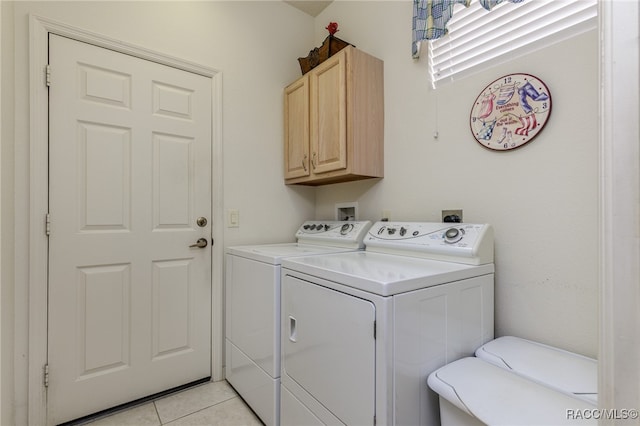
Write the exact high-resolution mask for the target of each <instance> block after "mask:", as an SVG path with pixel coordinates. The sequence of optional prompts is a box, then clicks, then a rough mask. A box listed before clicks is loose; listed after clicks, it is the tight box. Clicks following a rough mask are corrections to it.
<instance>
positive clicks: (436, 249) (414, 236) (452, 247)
mask: <svg viewBox="0 0 640 426" xmlns="http://www.w3.org/2000/svg"><path fill="white" fill-rule="evenodd" d="M364 244H365V246H366V248H367V251H378V252H387V253H401V254H404V255H407V256H415V257H426V258H433V259H443V260H451V261H460V262H462V263H472V264H480V263H476V262H482V263H488V262H493V228H492V227H491V225H487V224H471V223H439V222H438V223H433V222H377V223H375V224H374V225H373V226H372V227H371V229H370V230H369V232H368V233H367V235H366V237H365V238H364ZM465 259H471V260H465Z"/></svg>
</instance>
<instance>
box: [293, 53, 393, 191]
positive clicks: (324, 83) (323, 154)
mask: <svg viewBox="0 0 640 426" xmlns="http://www.w3.org/2000/svg"><path fill="white" fill-rule="evenodd" d="M284 164H285V170H284V178H285V183H287V184H304V185H321V184H327V183H336V182H346V181H351V180H358V179H367V178H381V177H383V176H384V71H383V62H382V61H381V60H380V59H377V58H374V57H373V56H371V55H368V54H366V53H364V52H362V51H360V50H358V49H356V48H354V47H353V46H348V47H346V48H345V49H343V50H341V51H340V52H338V53H337V54H335V55H334V56H332V57H330V58H329V59H327V60H326V61H325V62H323V63H321V64H320V65H318V66H317V67H316V68H314V69H312V70H311V71H309V72H308V73H307V74H305V75H304V76H302V77H301V78H300V79H298V80H296V81H295V82H293V83H291V84H290V85H289V86H287V87H286V89H285V92H284Z"/></svg>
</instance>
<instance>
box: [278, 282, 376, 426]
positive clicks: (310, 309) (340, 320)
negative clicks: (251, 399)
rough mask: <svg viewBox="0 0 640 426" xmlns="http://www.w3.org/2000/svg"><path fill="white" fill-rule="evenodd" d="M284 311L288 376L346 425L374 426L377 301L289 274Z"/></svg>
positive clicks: (285, 285)
mask: <svg viewBox="0 0 640 426" xmlns="http://www.w3.org/2000/svg"><path fill="white" fill-rule="evenodd" d="M282 311H283V332H282V334H283V338H282V341H283V344H282V352H283V355H282V357H283V359H282V363H283V364H282V365H283V375H285V374H286V375H287V376H289V377H291V378H292V379H293V380H294V381H295V382H296V383H297V384H298V385H300V386H301V387H302V388H304V390H306V391H307V392H308V393H309V394H311V396H313V398H315V399H316V400H317V401H318V402H319V403H320V404H322V405H323V406H324V407H326V408H327V409H328V410H329V411H331V412H332V413H333V414H334V415H335V416H336V417H338V418H339V419H340V421H342V422H343V423H345V424H349V425H367V424H370V425H371V424H373V422H374V416H375V338H374V321H375V306H374V305H373V303H371V302H369V301H367V300H363V299H360V298H357V297H353V296H350V295H348V294H345V293H340V292H338V291H335V290H331V289H328V288H326V287H322V286H320V285H316V284H313V283H310V282H307V281H303V280H300V279H298V278H294V277H291V276H289V275H287V276H285V277H284V279H283V283H282Z"/></svg>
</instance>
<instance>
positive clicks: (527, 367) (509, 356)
mask: <svg viewBox="0 0 640 426" xmlns="http://www.w3.org/2000/svg"><path fill="white" fill-rule="evenodd" d="M476 356H477V357H479V358H482V359H484V360H485V361H488V362H491V363H492V364H495V365H497V366H498V367H502V368H505V369H508V370H511V371H513V372H514V373H516V374H520V375H522V376H525V377H528V378H530V379H532V380H535V381H537V382H540V383H543V384H545V385H548V386H550V387H553V388H555V389H558V390H561V391H564V392H568V393H572V394H574V395H576V396H578V397H581V398H584V399H586V400H587V401H590V402H592V403H594V404H595V403H597V402H598V361H596V360H595V359H593V358H587V357H585V356H582V355H578V354H575V353H572V352H568V351H565V350H562V349H559V348H554V347H552V346H547V345H543V344H541V343H537V342H532V341H530V340H525V339H521V338H518V337H513V336H505V337H500V338H498V339H495V340H492V341H491V342H488V343H486V344H484V345H483V346H481V347H480V348H478V350H477V351H476Z"/></svg>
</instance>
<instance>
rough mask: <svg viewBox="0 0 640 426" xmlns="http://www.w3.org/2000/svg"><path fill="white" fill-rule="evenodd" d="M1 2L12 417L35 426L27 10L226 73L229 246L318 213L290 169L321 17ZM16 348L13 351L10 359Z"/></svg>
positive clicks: (203, 5) (270, 8)
mask: <svg viewBox="0 0 640 426" xmlns="http://www.w3.org/2000/svg"><path fill="white" fill-rule="evenodd" d="M1 3H2V8H3V9H2V27H1V31H2V38H1V40H2V73H1V76H2V91H1V94H2V114H3V115H2V122H3V124H2V129H1V130H2V156H1V161H2V164H1V167H0V168H1V170H2V180H1V184H2V231H3V232H2V237H3V240H2V266H3V269H2V293H1V296H2V298H1V299H0V301H1V302H2V323H1V324H2V334H1V337H2V355H3V357H2V390H3V392H2V394H1V395H2V401H1V403H2V405H1V406H2V416H3V418H2V424H26V423H27V420H26V413H27V400H28V398H27V395H28V389H27V381H26V377H27V371H28V359H27V355H28V346H27V336H28V327H29V324H28V318H29V316H28V298H27V296H28V285H27V283H28V281H27V279H28V274H29V271H28V265H27V263H26V259H27V258H28V247H27V245H26V242H27V241H28V232H27V231H28V223H27V220H28V211H29V204H28V176H29V172H28V170H29V123H28V119H29V105H28V99H29V90H28V84H29V81H28V76H29V70H28V66H29V64H28V50H29V49H28V36H29V32H28V22H29V21H28V15H29V14H35V15H38V16H42V17H46V18H49V19H53V20H56V21H59V22H62V23H66V24H69V25H72V26H75V27H78V28H80V29H84V30H88V31H91V32H94V33H99V34H102V35H105V36H108V37H110V38H114V39H118V40H122V41H125V42H127V43H130V44H134V45H138V46H141V47H144V48H147V49H151V50H155V51H158V52H161V53H163V54H167V55H171V56H175V57H178V58H180V59H184V60H188V61H191V62H195V63H198V64H201V65H204V66H208V67H211V68H215V69H218V70H220V71H222V75H223V80H222V91H223V94H222V96H223V102H222V129H223V132H222V144H223V147H222V149H223V164H224V177H223V179H224V195H223V196H224V199H223V206H224V207H225V209H228V208H233V209H238V210H239V211H240V221H241V222H240V227H239V228H234V229H227V228H225V232H224V238H223V239H221V238H219V236H217V237H218V238H217V239H216V242H217V243H218V244H224V245H225V246H226V245H230V244H240V243H245V242H266V241H290V240H292V238H293V234H294V231H295V229H296V228H297V226H298V225H299V224H300V223H301V222H302V221H303V220H305V219H308V218H309V217H312V216H313V214H314V201H315V193H314V191H313V189H312V188H302V187H296V188H289V187H286V186H285V185H283V171H282V170H283V152H282V140H283V136H282V132H283V116H282V99H283V97H282V89H283V87H284V86H285V85H286V84H288V83H289V82H290V81H292V80H294V79H295V78H297V77H299V76H300V68H299V65H298V62H297V60H296V59H297V58H298V57H299V56H306V54H307V53H308V51H309V46H312V45H313V22H314V21H313V18H312V17H310V16H308V15H306V14H304V13H302V12H300V11H298V10H297V9H294V8H292V7H290V6H288V5H286V4H285V3H283V2H280V1H255V2H249V1H194V2H190V1H177V2H172V1H168V2H165V1H162V2H146V1H132V2H128V1H122V2H120V1H119V2H111V1H108V2H107V1H105V2H101V1H87V2H83V1H72V2H57V1H43V2H30V1H16V2H8V1H2V2H1ZM14 30H15V32H14ZM14 38H15V41H14ZM14 52H15V56H14V55H13V54H14ZM14 71H15V78H14ZM14 92H15V99H14V97H13V94H14ZM7 123H9V124H7ZM14 127H15V128H14ZM7 212H8V214H7ZM14 212H15V219H14ZM214 220H224V218H214ZM14 229H15V247H14V245H13V242H14V240H13V238H12V234H13V232H14ZM6 230H9V231H11V232H9V233H5V231H6ZM5 238H6V239H5ZM221 240H222V241H221ZM7 248H8V250H7ZM7 265H9V268H6V266H7ZM7 296H8V298H7ZM14 310H15V316H14V315H13V314H14ZM7 318H8V319H9V322H7V321H5V319H7ZM14 324H15V327H13V326H14ZM7 328H8V331H9V332H8V333H6V332H5V331H7ZM13 333H15V336H16V337H15V340H14V339H13ZM42 338H43V339H45V338H46V336H42ZM7 353H8V354H10V355H14V356H9V357H8V358H7V357H5V356H4V355H5V354H7ZM12 374H13V377H15V395H16V400H15V404H14V403H13V401H11V398H12V396H13V395H14V392H13V391H12V389H11V386H13V383H12V381H11V380H10V379H9V380H7V379H6V377H7V376H9V377H11V375H12ZM7 387H8V389H9V392H4V390H5V389H7ZM7 407H8V409H5V408H7ZM12 408H15V417H13V415H12V414H11V409H12ZM5 416H6V417H5ZM7 419H10V420H7ZM5 420H7V421H5Z"/></svg>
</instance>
